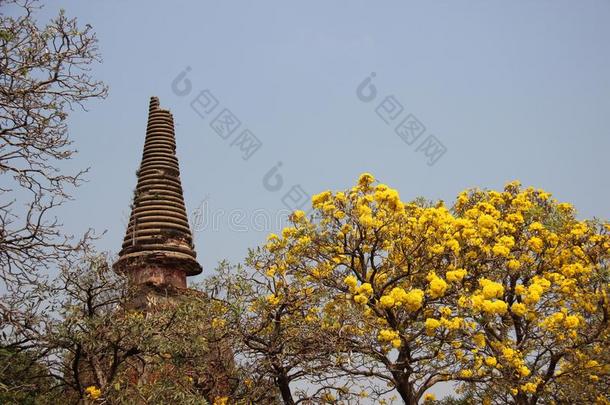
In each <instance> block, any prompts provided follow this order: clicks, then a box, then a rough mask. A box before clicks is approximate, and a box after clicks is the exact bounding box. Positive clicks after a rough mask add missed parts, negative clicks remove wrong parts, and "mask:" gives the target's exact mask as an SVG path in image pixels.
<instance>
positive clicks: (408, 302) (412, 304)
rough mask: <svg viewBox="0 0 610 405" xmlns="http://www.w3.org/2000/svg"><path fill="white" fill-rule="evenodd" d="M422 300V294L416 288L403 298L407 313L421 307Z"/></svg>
mask: <svg viewBox="0 0 610 405" xmlns="http://www.w3.org/2000/svg"><path fill="white" fill-rule="evenodd" d="M423 300H424V292H423V291H422V290H420V289H418V288H414V289H413V290H411V291H409V293H408V294H407V295H406V296H405V297H404V300H403V302H404V304H405V306H406V307H407V309H408V310H409V311H417V310H418V309H419V308H421V306H422V301H423Z"/></svg>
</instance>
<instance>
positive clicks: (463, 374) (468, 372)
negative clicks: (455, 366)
mask: <svg viewBox="0 0 610 405" xmlns="http://www.w3.org/2000/svg"><path fill="white" fill-rule="evenodd" d="M472 375H473V372H472V370H468V369H466V370H462V371H460V377H462V378H470V377H472Z"/></svg>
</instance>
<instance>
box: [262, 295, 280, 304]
mask: <svg viewBox="0 0 610 405" xmlns="http://www.w3.org/2000/svg"><path fill="white" fill-rule="evenodd" d="M265 299H266V300H267V303H268V304H269V305H271V306H276V305H278V304H279V303H280V297H278V296H277V295H275V294H270V295H267V297H265Z"/></svg>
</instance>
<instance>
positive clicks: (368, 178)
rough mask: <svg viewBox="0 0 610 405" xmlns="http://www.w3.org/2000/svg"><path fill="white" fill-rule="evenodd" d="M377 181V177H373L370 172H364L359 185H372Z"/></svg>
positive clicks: (359, 179) (364, 186)
mask: <svg viewBox="0 0 610 405" xmlns="http://www.w3.org/2000/svg"><path fill="white" fill-rule="evenodd" d="M374 181H375V177H373V175H372V174H370V173H362V174H361V175H360V177H359V178H358V185H359V186H360V187H363V188H366V187H368V186H370V185H371V183H372V182H374Z"/></svg>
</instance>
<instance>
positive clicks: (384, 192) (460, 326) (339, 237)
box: [256, 174, 609, 403]
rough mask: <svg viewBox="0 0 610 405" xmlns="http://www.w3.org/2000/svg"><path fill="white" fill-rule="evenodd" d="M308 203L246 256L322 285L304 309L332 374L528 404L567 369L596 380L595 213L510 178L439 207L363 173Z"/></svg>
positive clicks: (548, 394) (553, 388)
mask: <svg viewBox="0 0 610 405" xmlns="http://www.w3.org/2000/svg"><path fill="white" fill-rule="evenodd" d="M312 203H313V207H314V210H315V211H314V215H313V217H312V218H311V219H310V218H306V217H305V215H304V213H303V212H301V211H296V212H295V213H294V214H293V216H292V217H291V221H292V223H291V226H290V227H288V228H286V229H284V230H283V231H282V234H281V235H273V234H272V235H270V236H269V239H268V242H267V244H266V245H265V248H264V250H262V251H261V252H259V254H258V258H257V259H256V260H257V261H258V262H259V263H263V264H264V265H263V266H264V268H267V269H268V270H269V269H273V270H271V271H268V274H267V275H268V277H270V278H271V279H274V280H276V279H277V278H278V277H280V278H281V279H282V280H284V281H283V284H282V285H283V286H286V284H288V285H289V284H290V282H291V281H288V282H286V281H285V280H286V277H288V279H289V280H298V281H299V284H298V288H299V289H301V290H303V291H309V290H310V291H313V292H314V293H315V294H316V296H317V297H320V298H319V302H317V303H311V304H312V305H316V308H315V310H313V309H311V308H310V309H308V311H315V312H316V314H317V319H318V320H319V322H320V331H321V333H322V332H323V333H324V334H325V335H327V336H332V339H331V338H327V339H329V340H331V341H333V342H334V343H335V344H336V347H337V350H336V351H335V354H334V357H335V365H334V367H335V369H336V370H337V372H338V373H345V374H346V375H349V376H351V377H353V378H355V379H358V378H364V377H368V378H371V379H375V380H381V381H385V382H386V383H387V385H388V387H389V388H390V389H395V390H396V391H397V393H398V395H400V397H401V398H402V399H403V400H404V401H405V402H406V403H417V402H418V401H420V400H422V399H424V398H425V397H426V393H427V391H428V390H429V389H430V388H432V387H433V386H434V385H435V384H437V383H438V382H441V381H461V382H462V383H463V385H462V388H461V389H462V390H463V391H464V392H465V394H466V395H467V396H468V397H469V398H478V399H479V400H481V401H483V402H492V401H494V402H497V403H507V402H514V403H536V402H538V401H540V400H542V399H548V398H552V397H553V395H555V396H557V393H558V391H559V388H558V387H559V386H560V385H561V384H562V383H563V381H565V380H566V379H567V378H571V379H574V378H579V379H580V381H582V383H583V384H584V383H585V382H587V381H589V382H590V383H597V382H598V381H599V379H604V378H605V379H607V374H606V375H602V374H603V367H597V366H595V367H594V366H593V365H594V364H596V363H593V361H596V362H598V363H600V361H599V360H595V359H594V358H593V357H591V356H594V353H596V350H597V351H599V347H603V345H604V344H607V343H608V340H607V331H608V322H607V320H608V301H607V292H608V291H607V290H608V281H609V277H608V268H607V262H608V255H609V239H608V225H607V224H606V225H602V224H600V223H595V222H587V221H579V220H577V219H576V218H575V213H574V210H573V208H572V207H571V206H570V205H568V204H565V203H563V204H561V203H558V202H557V201H555V200H554V199H552V198H551V196H550V195H549V194H548V193H545V192H544V191H542V190H534V189H531V188H530V189H526V190H522V189H521V187H520V185H519V184H518V183H510V184H508V185H507V186H506V188H505V189H504V190H503V191H502V192H497V191H480V190H472V191H468V192H464V193H462V194H460V195H459V196H458V198H457V201H456V203H455V205H454V206H453V207H451V208H447V207H445V206H444V204H443V203H442V202H441V203H438V204H435V205H433V204H424V203H421V202H412V203H404V202H402V201H401V199H400V197H399V195H398V193H397V191H396V190H393V189H391V188H390V187H388V186H387V185H384V184H379V183H375V180H374V178H373V176H372V175H370V174H363V175H362V176H361V177H360V178H359V180H358V184H357V185H356V186H355V187H353V188H352V189H350V190H346V191H344V192H335V193H333V192H331V191H325V192H323V193H320V194H318V195H316V196H314V197H313V198H312ZM265 266H266V267H265ZM287 288H288V287H287ZM268 299H269V300H272V301H273V299H274V297H271V298H269V297H268ZM596 347H598V349H595V348H596ZM583 362H584V363H583ZM587 362H588V363H587ZM575 364H576V365H578V366H576V365H575ZM582 364H585V365H586V364H588V365H589V366H591V369H590V370H588V371H586V372H585V373H584V374H583V373H582V372H575V371H574V370H582V369H583V368H582ZM600 364H601V363H600ZM570 370H571V371H570ZM594 371H595V372H596V373H597V374H596V373H594ZM585 374H586V375H585ZM606 381H607V380H606ZM375 394H378V395H380V394H382V392H381V391H376V392H375ZM428 398H430V396H428Z"/></svg>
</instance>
